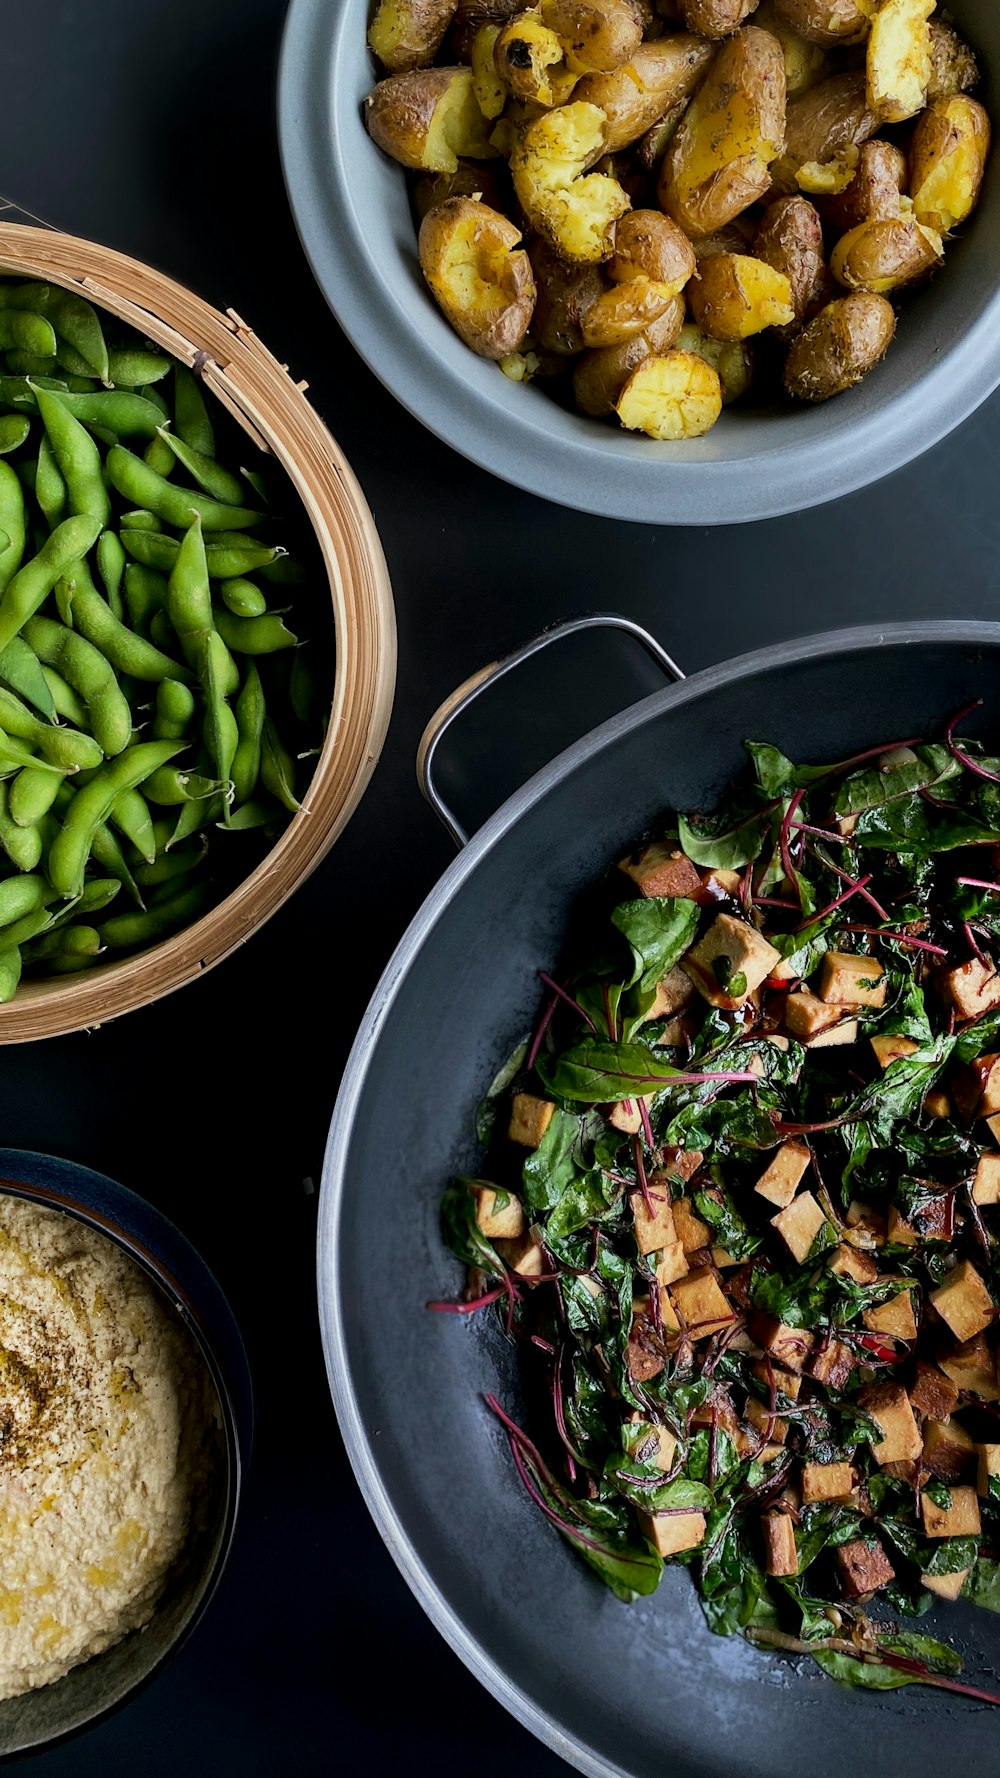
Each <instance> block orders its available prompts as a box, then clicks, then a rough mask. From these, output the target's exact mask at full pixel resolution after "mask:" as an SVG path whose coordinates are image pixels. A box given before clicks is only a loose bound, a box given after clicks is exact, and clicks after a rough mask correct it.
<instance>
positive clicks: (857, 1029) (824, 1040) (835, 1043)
mask: <svg viewBox="0 0 1000 1778" xmlns="http://www.w3.org/2000/svg"><path fill="white" fill-rule="evenodd" d="M860 1035H861V1026H860V1025H859V1024H858V1021H857V1019H841V1021H840V1023H839V1024H838V1025H831V1026H830V1028H829V1030H828V1031H819V1032H817V1034H816V1036H815V1037H807V1038H806V1040H805V1048H806V1049H807V1050H832V1049H839V1048H840V1047H841V1045H843V1044H845V1043H857V1041H858V1038H859V1037H860Z"/></svg>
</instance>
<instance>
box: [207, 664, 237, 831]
mask: <svg viewBox="0 0 1000 1778" xmlns="http://www.w3.org/2000/svg"><path fill="white" fill-rule="evenodd" d="M228 667H229V651H228V649H227V648H226V645H225V643H224V642H223V640H222V637H221V636H220V635H219V632H218V630H212V631H211V632H210V634H209V635H208V636H207V637H206V638H205V651H204V657H203V660H202V669H201V685H202V691H203V692H204V694H205V720H204V723H203V726H202V736H203V739H204V742H205V746H206V747H207V749H208V756H209V759H210V760H211V761H212V764H213V766H214V767H215V775H216V778H217V779H218V781H219V783H220V784H222V785H224V786H228V785H229V784H230V783H231V780H232V771H233V759H234V758H235V755H236V748H237V746H238V744H239V738H240V732H239V729H238V727H237V724H236V718H235V716H234V715H233V712H232V710H231V709H230V708H229V705H228V704H227V702H226V694H225V691H224V690H223V686H224V684H225V681H226V679H227V677H228ZM228 811H229V802H228V799H227V802H226V810H225V812H226V813H228Z"/></svg>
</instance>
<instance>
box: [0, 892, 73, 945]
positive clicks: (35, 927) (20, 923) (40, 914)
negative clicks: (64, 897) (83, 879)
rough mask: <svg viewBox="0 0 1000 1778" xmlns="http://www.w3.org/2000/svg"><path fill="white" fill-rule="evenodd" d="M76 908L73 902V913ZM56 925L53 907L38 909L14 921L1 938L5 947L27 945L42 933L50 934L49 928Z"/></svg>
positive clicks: (0, 935)
mask: <svg viewBox="0 0 1000 1778" xmlns="http://www.w3.org/2000/svg"><path fill="white" fill-rule="evenodd" d="M75 907H76V903H75V902H71V903H70V910H71V912H72V911H75ZM54 924H55V914H54V912H53V910H52V908H51V906H43V907H37V908H35V909H34V911H33V912H32V913H30V914H25V915H24V917H23V918H22V919H20V920H12V921H11V924H10V925H9V926H5V927H4V928H3V931H2V934H0V937H2V941H3V943H4V944H5V945H26V944H30V942H31V940H32V939H33V938H37V937H38V934H39V933H40V932H48V930H49V927H50V926H53V925H54Z"/></svg>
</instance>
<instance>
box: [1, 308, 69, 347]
mask: <svg viewBox="0 0 1000 1778" xmlns="http://www.w3.org/2000/svg"><path fill="white" fill-rule="evenodd" d="M0 351H3V352H30V353H32V354H33V356H34V357H36V358H54V357H55V352H56V335H55V329H54V327H53V326H52V323H51V321H46V319H45V316H44V315H33V314H32V313H31V310H30V309H0Z"/></svg>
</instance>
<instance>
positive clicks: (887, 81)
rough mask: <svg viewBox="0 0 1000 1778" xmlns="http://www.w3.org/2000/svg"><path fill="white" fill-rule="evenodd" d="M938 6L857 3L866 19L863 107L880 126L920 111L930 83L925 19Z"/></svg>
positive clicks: (898, 0)
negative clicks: (865, 100) (868, 22)
mask: <svg viewBox="0 0 1000 1778" xmlns="http://www.w3.org/2000/svg"><path fill="white" fill-rule="evenodd" d="M936 4H937V0H861V5H862V7H863V9H864V10H865V11H866V12H868V14H869V16H870V17H871V21H872V24H871V32H870V34H869V37H868V61H867V79H868V104H869V107H870V109H871V110H872V111H874V113H875V115H876V117H877V118H878V120H879V122H880V123H904V122H905V121H906V119H907V118H908V117H915V116H916V114H917V112H918V111H920V110H922V109H923V106H924V104H925V103H926V99H927V88H928V86H929V85H930V78H931V32H930V25H929V22H928V21H929V19H930V16H931V13H932V12H933V11H934V8H935V6H936Z"/></svg>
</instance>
